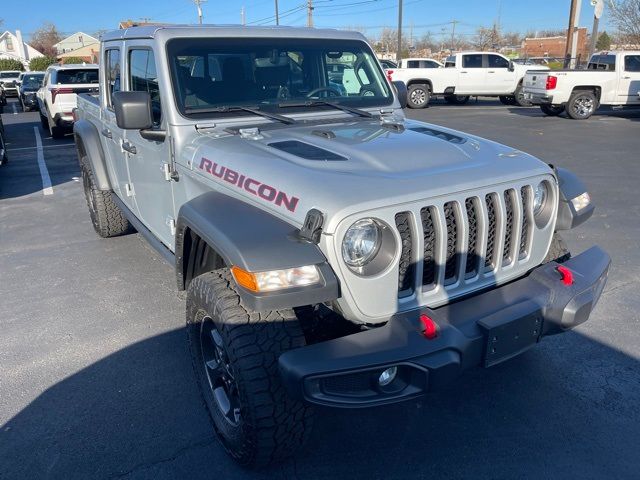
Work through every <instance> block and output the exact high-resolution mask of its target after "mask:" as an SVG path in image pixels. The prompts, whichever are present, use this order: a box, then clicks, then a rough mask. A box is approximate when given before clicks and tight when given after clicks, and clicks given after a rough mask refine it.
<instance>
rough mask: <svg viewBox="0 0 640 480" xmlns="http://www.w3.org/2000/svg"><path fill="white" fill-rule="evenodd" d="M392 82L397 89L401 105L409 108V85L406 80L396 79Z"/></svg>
mask: <svg viewBox="0 0 640 480" xmlns="http://www.w3.org/2000/svg"><path fill="white" fill-rule="evenodd" d="M391 83H392V85H393V86H394V88H395V89H396V94H397V95H398V101H399V102H400V106H401V107H402V108H407V98H408V94H407V86H406V85H405V84H404V82H401V81H400V80H396V81H394V82H391Z"/></svg>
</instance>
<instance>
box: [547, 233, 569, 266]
mask: <svg viewBox="0 0 640 480" xmlns="http://www.w3.org/2000/svg"><path fill="white" fill-rule="evenodd" d="M570 258H571V252H569V247H567V244H566V243H565V241H564V239H563V238H562V237H561V236H560V234H558V233H554V234H553V238H552V239H551V246H550V247H549V251H548V252H547V256H546V257H545V259H544V261H543V262H542V263H549V262H554V261H555V262H558V263H564V262H566V261H567V260H569V259H570Z"/></svg>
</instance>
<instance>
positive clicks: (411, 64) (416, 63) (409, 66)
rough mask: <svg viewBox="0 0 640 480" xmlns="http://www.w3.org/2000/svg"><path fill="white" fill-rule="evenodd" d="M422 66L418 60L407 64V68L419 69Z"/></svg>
mask: <svg viewBox="0 0 640 480" xmlns="http://www.w3.org/2000/svg"><path fill="white" fill-rule="evenodd" d="M419 66H420V62H418V60H409V61H408V62H407V68H418V67H419Z"/></svg>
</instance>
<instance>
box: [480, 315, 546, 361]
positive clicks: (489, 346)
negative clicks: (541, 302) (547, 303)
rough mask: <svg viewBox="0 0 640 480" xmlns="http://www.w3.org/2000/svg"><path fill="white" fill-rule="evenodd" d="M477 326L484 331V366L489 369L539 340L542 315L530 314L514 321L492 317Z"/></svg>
mask: <svg viewBox="0 0 640 480" xmlns="http://www.w3.org/2000/svg"><path fill="white" fill-rule="evenodd" d="M478 324H479V325H480V326H481V327H482V328H483V329H484V330H485V350H484V366H485V367H491V366H493V365H496V364H498V363H501V362H504V361H505V360H508V359H510V358H512V357H515V356H516V355H519V354H521V353H522V352H524V351H525V350H528V349H529V348H531V347H532V346H533V345H535V344H536V343H537V342H538V340H540V334H541V332H542V315H541V314H540V312H532V313H528V314H526V315H523V316H521V317H518V318H516V319H513V318H505V317H501V318H499V317H493V318H488V319H483V320H481V321H479V322H478Z"/></svg>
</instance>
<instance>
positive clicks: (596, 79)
mask: <svg viewBox="0 0 640 480" xmlns="http://www.w3.org/2000/svg"><path fill="white" fill-rule="evenodd" d="M639 90H640V51H631V50H628V51H619V52H600V53H596V54H594V55H593V56H592V57H591V59H590V60H589V63H588V65H587V68H586V70H554V71H551V72H547V71H544V72H541V71H533V70H532V71H530V72H528V73H527V74H526V76H525V79H524V95H525V97H526V98H527V99H528V100H529V101H530V102H532V103H533V104H534V105H539V106H540V109H541V110H542V111H543V112H544V113H545V114H546V115H560V114H561V113H563V112H565V111H566V112H567V115H569V117H570V118H573V119H575V120H585V119H587V118H589V117H591V115H593V113H594V112H595V111H596V110H597V109H598V107H599V106H600V105H613V106H620V107H636V108H637V107H638V106H640V99H639V98H638V91H639Z"/></svg>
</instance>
